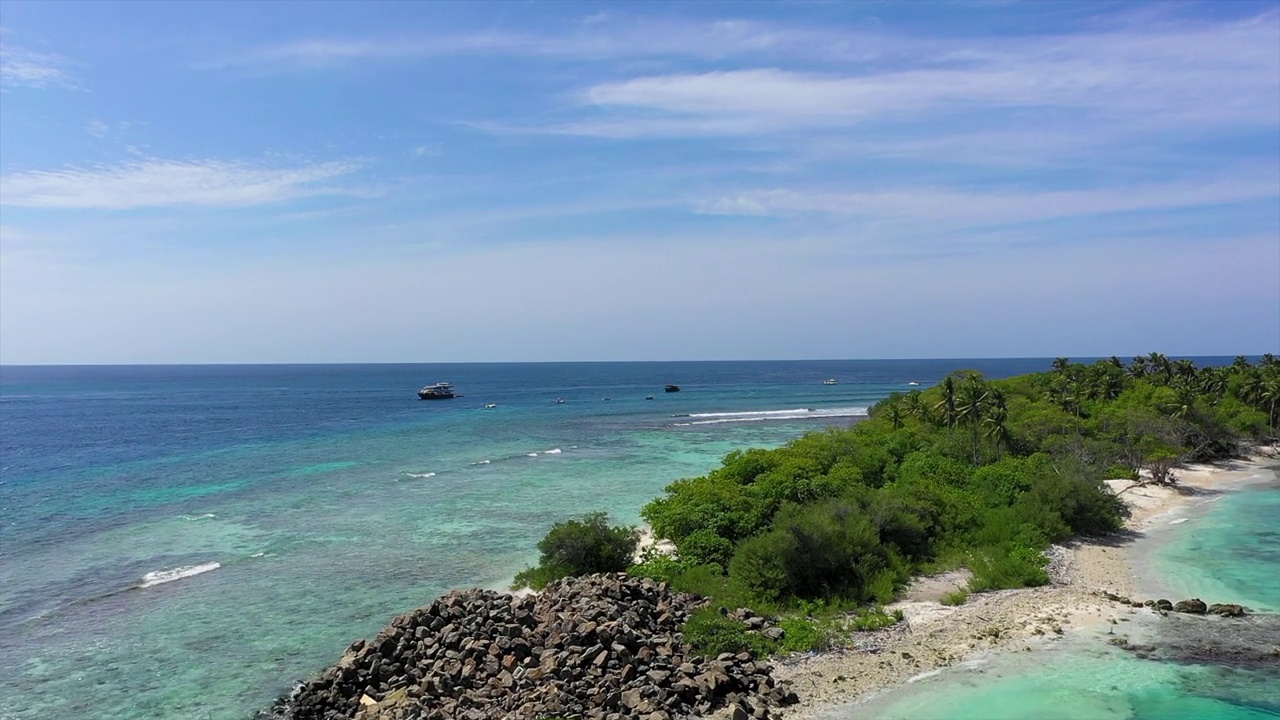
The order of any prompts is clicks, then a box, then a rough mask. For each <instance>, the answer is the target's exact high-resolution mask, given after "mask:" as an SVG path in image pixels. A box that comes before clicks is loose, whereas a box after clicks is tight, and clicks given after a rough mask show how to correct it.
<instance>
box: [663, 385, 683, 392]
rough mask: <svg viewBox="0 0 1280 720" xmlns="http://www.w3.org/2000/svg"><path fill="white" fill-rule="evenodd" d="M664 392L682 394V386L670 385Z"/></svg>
mask: <svg viewBox="0 0 1280 720" xmlns="http://www.w3.org/2000/svg"><path fill="white" fill-rule="evenodd" d="M663 391H664V392H680V386H679V385H668V386H666V387H665V388H663Z"/></svg>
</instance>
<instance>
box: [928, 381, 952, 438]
mask: <svg viewBox="0 0 1280 720" xmlns="http://www.w3.org/2000/svg"><path fill="white" fill-rule="evenodd" d="M933 410H934V412H936V413H937V414H938V416H939V418H941V420H942V424H943V425H946V426H947V427H949V428H950V427H955V426H956V384H955V381H954V380H952V379H951V376H950V375H948V376H947V377H946V378H944V379H943V381H942V399H941V400H939V401H938V402H937V403H935V404H934V406H933Z"/></svg>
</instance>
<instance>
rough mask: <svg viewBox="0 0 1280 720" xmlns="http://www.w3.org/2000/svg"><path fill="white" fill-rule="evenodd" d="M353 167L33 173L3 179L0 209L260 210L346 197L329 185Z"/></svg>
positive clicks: (172, 166) (184, 164)
mask: <svg viewBox="0 0 1280 720" xmlns="http://www.w3.org/2000/svg"><path fill="white" fill-rule="evenodd" d="M356 167H357V166H356V165H355V164H354V163H350V162H327V163H315V164H309V165H301V166H296V167H272V166H269V165H266V164H262V163H247V162H237V161H225V160H160V159H155V158H151V159H146V160H141V161H136V162H127V163H121V164H118V165H110V166H106V165H101V166H94V167H89V168H74V167H73V168H65V169H61V170H33V171H28V172H21V173H13V174H10V175H4V176H0V203H2V204H4V205H9V206H15V207H36V208H91V209H106V210H123V209H128V208H138V207H158V206H173V205H203V206H210V207H233V206H246V205H262V204H266V203H274V202H281V201H285V200H291V199H294V198H299V197H305V196H311V195H325V194H341V193H342V192H344V191H343V190H342V189H341V188H336V187H333V186H330V185H325V184H324V182H325V181H327V180H331V179H333V178H335V177H338V176H340V175H344V174H347V173H350V172H352V171H353V170H355V169H356Z"/></svg>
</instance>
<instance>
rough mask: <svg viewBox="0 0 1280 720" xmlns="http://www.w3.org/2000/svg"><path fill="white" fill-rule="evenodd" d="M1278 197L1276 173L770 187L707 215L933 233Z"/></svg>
mask: <svg viewBox="0 0 1280 720" xmlns="http://www.w3.org/2000/svg"><path fill="white" fill-rule="evenodd" d="M1270 198H1277V199H1280V172H1276V173H1267V172H1253V173H1245V174H1243V175H1242V176H1239V177H1228V178H1216V179H1208V180H1204V181H1201V182H1196V183H1189V182H1183V183H1167V184H1159V185H1125V186H1119V187H1097V188H1090V189H1085V190H1065V191H1046V190H1030V189H1028V190H1021V191H1017V190H1003V191H981V190H974V191H965V190H962V189H955V188H944V187H912V188H904V189H897V190H883V191H867V192H832V191H830V190H827V189H817V190H796V189H774V190H764V191H757V192H748V193H741V194H736V195H730V196H725V197H719V198H714V199H711V200H707V201H704V202H702V203H699V204H698V205H697V206H696V208H695V209H696V211H697V212H700V213H704V214H711V215H758V216H764V215H773V216H786V215H801V214H815V213H816V214H823V215H832V216H843V217H850V218H860V219H865V220H875V221H894V222H906V223H911V224H919V225H926V226H929V227H933V228H943V227H946V228H955V227H977V226H995V225H1008V224H1014V223H1024V222H1036V221H1045V220H1055V219H1059V218H1066V217H1080V216H1089V215H1103V214H1109V213H1122V212H1144V211H1158V210H1176V209H1181V208H1195V207H1206V206H1211V205H1224V204H1231V203H1239V202H1248V201H1253V200H1263V199H1270Z"/></svg>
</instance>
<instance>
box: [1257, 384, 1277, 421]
mask: <svg viewBox="0 0 1280 720" xmlns="http://www.w3.org/2000/svg"><path fill="white" fill-rule="evenodd" d="M1258 399H1259V400H1261V401H1262V403H1263V404H1265V405H1266V406H1267V420H1268V421H1269V422H1270V423H1271V427H1280V426H1278V425H1277V423H1276V419H1277V418H1276V409H1277V403H1280V374H1277V375H1272V376H1271V377H1269V378H1267V379H1266V380H1265V381H1263V383H1262V392H1261V394H1260V395H1259V398H1258Z"/></svg>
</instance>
